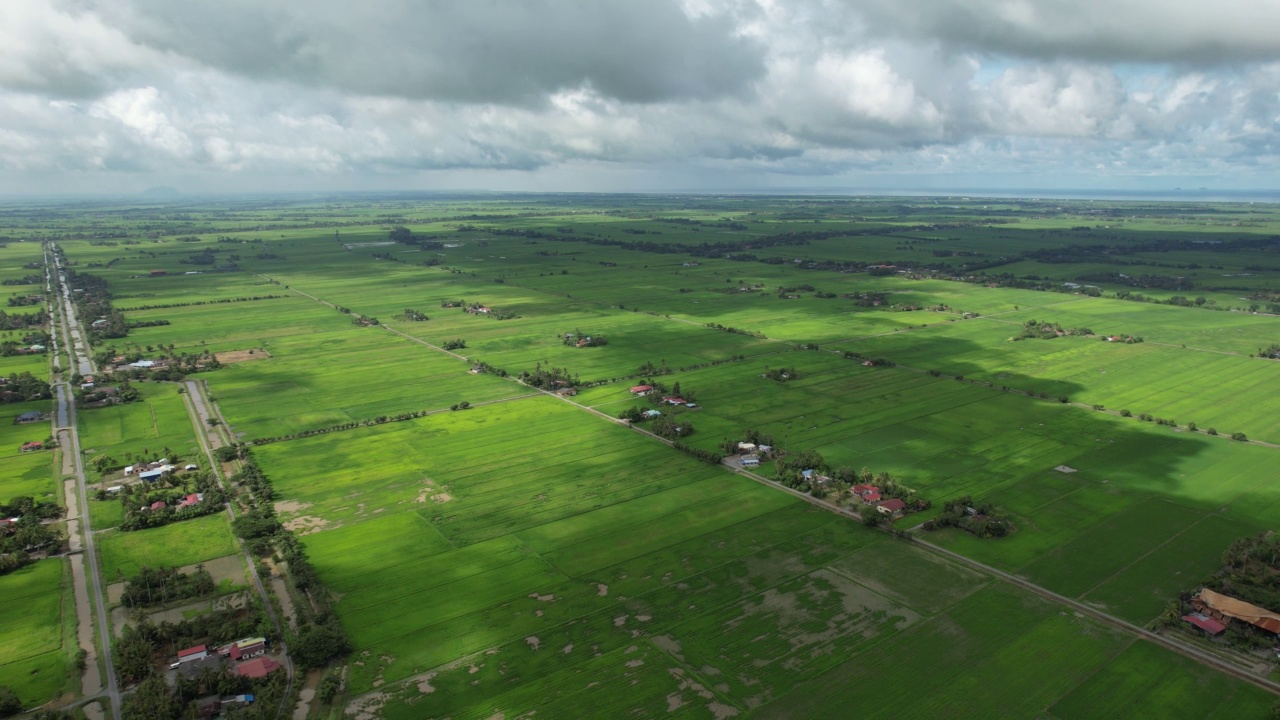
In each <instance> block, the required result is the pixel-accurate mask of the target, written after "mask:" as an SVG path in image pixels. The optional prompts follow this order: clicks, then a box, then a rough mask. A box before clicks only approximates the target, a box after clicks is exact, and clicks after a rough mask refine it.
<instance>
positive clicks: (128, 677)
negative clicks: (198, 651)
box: [111, 593, 279, 690]
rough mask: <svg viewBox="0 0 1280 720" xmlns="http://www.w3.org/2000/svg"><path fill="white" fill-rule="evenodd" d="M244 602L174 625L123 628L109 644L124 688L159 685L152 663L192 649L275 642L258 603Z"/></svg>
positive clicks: (146, 623) (146, 621)
mask: <svg viewBox="0 0 1280 720" xmlns="http://www.w3.org/2000/svg"><path fill="white" fill-rule="evenodd" d="M244 600H245V606H244V607H239V608H229V609H225V610H214V611H212V612H208V613H203V614H200V615H197V616H195V617H193V618H191V619H189V620H184V621H182V622H178V623H171V622H168V621H163V622H160V623H158V624H157V623H153V622H151V621H150V620H149V619H147V618H143V619H142V620H140V621H139V622H138V623H137V624H136V625H132V624H130V625H125V626H124V628H123V629H122V631H121V634H120V637H119V638H118V640H117V641H116V642H113V643H112V644H111V657H112V659H113V660H114V661H115V666H116V672H117V673H119V674H120V679H121V680H122V681H124V683H125V684H127V685H128V684H133V683H140V682H145V681H146V680H148V679H150V678H157V679H159V680H160V683H161V684H163V683H164V676H163V675H160V674H158V673H156V671H155V668H156V664H157V662H156V661H157V660H158V659H159V658H161V657H169V656H172V655H174V654H176V653H177V651H178V650H180V649H182V648H185V647H191V646H192V645H199V644H207V645H219V644H223V643H228V642H232V641H234V640H238V639H240V638H243V637H264V638H267V640H268V642H273V641H275V640H277V639H278V638H279V636H278V635H277V634H276V632H275V628H274V627H272V625H271V621H270V619H268V617H267V614H266V612H264V611H263V609H262V606H261V603H260V602H259V601H256V600H254V599H253V597H252V596H250V595H249V594H248V593H246V594H245V597H244ZM139 689H140V690H141V688H139Z"/></svg>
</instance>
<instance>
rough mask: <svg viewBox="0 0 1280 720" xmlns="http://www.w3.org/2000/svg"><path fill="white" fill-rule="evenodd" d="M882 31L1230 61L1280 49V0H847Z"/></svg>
mask: <svg viewBox="0 0 1280 720" xmlns="http://www.w3.org/2000/svg"><path fill="white" fill-rule="evenodd" d="M844 5H845V7H846V8H847V10H848V11H850V12H851V13H853V14H854V15H856V16H859V17H861V18H862V19H864V21H865V22H866V23H867V24H868V26H869V28H870V29H872V31H874V32H882V33H890V34H898V35H903V36H908V37H914V38H917V39H927V40H931V41H940V42H943V43H948V44H951V45H954V46H956V47H958V48H962V49H964V50H970V51H976V52H982V53H991V54H1004V55H1011V56H1016V57H1021V58H1041V59H1044V58H1059V59H1060V58H1067V59H1076V60H1087V61H1097V62H1159V63H1176V64H1224V63H1226V64H1230V63H1242V62H1258V61H1268V60H1277V59H1280V34H1278V33H1277V32H1276V29H1277V28H1280V3H1277V2H1273V1H1271V0H1212V1H1210V0H1111V1H1110V2H1105V3H1103V2H1080V1H1079V0H1034V1H1032V0H913V1H912V2H902V1H901V0H845V1H844Z"/></svg>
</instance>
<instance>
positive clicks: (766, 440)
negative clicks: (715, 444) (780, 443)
mask: <svg viewBox="0 0 1280 720" xmlns="http://www.w3.org/2000/svg"><path fill="white" fill-rule="evenodd" d="M738 442H739V441H738V440H731V439H729V438H725V439H724V440H722V441H721V442H720V449H721V450H723V451H724V454H725V455H737V454H738ZM741 442H748V443H752V444H754V445H768V446H770V447H772V446H773V445H774V442H773V435H771V434H769V433H767V432H761V431H759V430H756V429H755V428H747V429H746V430H743V431H742V441H741ZM774 452H781V451H780V450H776V449H775V450H774Z"/></svg>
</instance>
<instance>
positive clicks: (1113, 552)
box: [1019, 500, 1205, 597]
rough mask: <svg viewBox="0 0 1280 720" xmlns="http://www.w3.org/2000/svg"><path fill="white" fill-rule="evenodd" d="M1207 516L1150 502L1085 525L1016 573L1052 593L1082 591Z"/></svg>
mask: <svg viewBox="0 0 1280 720" xmlns="http://www.w3.org/2000/svg"><path fill="white" fill-rule="evenodd" d="M1204 516H1205V513H1204V512H1201V511H1197V510H1192V509H1190V508H1186V507H1183V506H1181V505H1175V504H1173V503H1170V502H1165V501H1161V500H1148V501H1146V502H1143V503H1139V504H1137V505H1135V506H1133V507H1131V508H1129V509H1127V510H1125V511H1124V512H1122V513H1120V514H1118V515H1115V516H1112V517H1111V518H1109V519H1108V520H1106V521H1105V522H1103V523H1101V524H1099V525H1097V526H1095V527H1093V528H1091V529H1089V530H1088V531H1086V532H1085V533H1084V534H1083V535H1082V536H1081V537H1080V538H1078V539H1077V540H1074V541H1072V542H1070V543H1067V544H1066V545H1063V546H1062V547H1060V548H1058V549H1056V550H1054V551H1052V552H1050V553H1048V554H1047V555H1045V556H1043V557H1041V558H1040V559H1038V560H1036V561H1035V562H1033V563H1031V564H1030V565H1027V566H1026V567H1024V568H1022V569H1021V570H1020V571H1019V574H1020V575H1023V576H1024V577H1027V578H1029V579H1031V580H1032V581H1033V582H1035V583H1037V584H1039V585H1043V586H1044V587H1047V588H1049V589H1050V590H1053V591H1055V592H1058V593H1061V594H1063V595H1066V596H1068V597H1076V596H1078V595H1081V594H1083V593H1085V592H1087V591H1089V590H1090V589H1091V588H1093V587H1095V586H1096V585H1098V584H1100V583H1102V582H1103V581H1105V580H1106V579H1107V578H1109V577H1111V576H1112V575H1114V574H1115V573H1117V572H1120V571H1121V570H1123V569H1125V568H1126V567H1128V566H1129V565H1130V564H1131V563H1133V562H1135V561H1137V560H1138V559H1139V558H1141V557H1142V556H1143V555H1145V554H1146V553H1147V552H1148V551H1150V550H1152V549H1154V548H1157V547H1159V546H1160V545H1162V544H1163V543H1165V542H1168V541H1169V540H1171V539H1172V538H1173V537H1174V536H1175V535H1177V534H1178V533H1180V532H1182V531H1183V530H1185V529H1187V527H1188V526H1190V525H1192V524H1193V523H1195V522H1197V521H1199V520H1200V519H1202V518H1203V517H1204Z"/></svg>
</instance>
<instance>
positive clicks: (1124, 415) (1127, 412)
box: [1120, 410, 1133, 417]
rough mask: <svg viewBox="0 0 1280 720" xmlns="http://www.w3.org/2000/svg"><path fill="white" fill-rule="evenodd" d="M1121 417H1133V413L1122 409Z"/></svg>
mask: <svg viewBox="0 0 1280 720" xmlns="http://www.w3.org/2000/svg"><path fill="white" fill-rule="evenodd" d="M1120 417H1133V413H1131V412H1129V411H1128V410H1121V411H1120Z"/></svg>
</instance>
